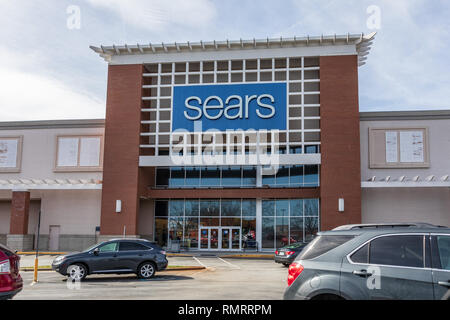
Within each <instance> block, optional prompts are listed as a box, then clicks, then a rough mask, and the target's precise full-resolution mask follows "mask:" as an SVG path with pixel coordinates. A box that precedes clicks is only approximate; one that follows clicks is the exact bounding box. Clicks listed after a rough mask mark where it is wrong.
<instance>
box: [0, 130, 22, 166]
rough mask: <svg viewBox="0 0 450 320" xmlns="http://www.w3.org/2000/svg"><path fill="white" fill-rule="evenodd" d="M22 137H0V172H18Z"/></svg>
mask: <svg viewBox="0 0 450 320" xmlns="http://www.w3.org/2000/svg"><path fill="white" fill-rule="evenodd" d="M22 140H23V138H22V136H19V137H0V172H15V173H17V172H20V166H21V161H22Z"/></svg>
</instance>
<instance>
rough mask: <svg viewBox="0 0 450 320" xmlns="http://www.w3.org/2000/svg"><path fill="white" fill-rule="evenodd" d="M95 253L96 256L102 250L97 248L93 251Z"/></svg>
mask: <svg viewBox="0 0 450 320" xmlns="http://www.w3.org/2000/svg"><path fill="white" fill-rule="evenodd" d="M92 252H93V253H94V255H95V256H98V253H99V252H100V250H99V249H98V248H95V249H94V251H92Z"/></svg>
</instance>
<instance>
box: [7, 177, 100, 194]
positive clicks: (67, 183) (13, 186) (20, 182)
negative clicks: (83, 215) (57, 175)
mask: <svg viewBox="0 0 450 320" xmlns="http://www.w3.org/2000/svg"><path fill="white" fill-rule="evenodd" d="M101 189H102V182H101V181H100V180H95V179H7V180H0V190H13V191H17V190H101Z"/></svg>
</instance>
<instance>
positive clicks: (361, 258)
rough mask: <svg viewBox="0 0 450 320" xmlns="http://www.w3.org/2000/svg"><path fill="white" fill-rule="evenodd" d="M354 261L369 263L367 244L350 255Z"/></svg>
mask: <svg viewBox="0 0 450 320" xmlns="http://www.w3.org/2000/svg"><path fill="white" fill-rule="evenodd" d="M350 259H351V260H352V262H354V263H369V245H368V244H366V245H365V246H363V247H362V248H360V249H358V250H357V251H356V252H355V253H353V254H352V255H351V256H350Z"/></svg>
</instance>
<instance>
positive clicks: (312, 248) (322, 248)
mask: <svg viewBox="0 0 450 320" xmlns="http://www.w3.org/2000/svg"><path fill="white" fill-rule="evenodd" d="M353 238H354V236H318V237H316V238H315V239H314V240H313V241H311V242H310V243H309V244H308V245H307V246H306V247H305V249H303V251H302V252H301V253H300V255H299V257H298V259H301V260H309V259H314V258H317V257H318V256H320V255H322V254H324V253H326V252H328V251H330V250H333V249H335V248H337V247H339V246H340V245H343V244H344V243H346V242H347V241H350V240H351V239H353Z"/></svg>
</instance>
